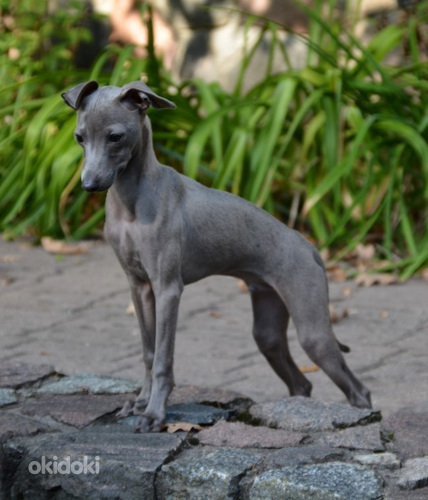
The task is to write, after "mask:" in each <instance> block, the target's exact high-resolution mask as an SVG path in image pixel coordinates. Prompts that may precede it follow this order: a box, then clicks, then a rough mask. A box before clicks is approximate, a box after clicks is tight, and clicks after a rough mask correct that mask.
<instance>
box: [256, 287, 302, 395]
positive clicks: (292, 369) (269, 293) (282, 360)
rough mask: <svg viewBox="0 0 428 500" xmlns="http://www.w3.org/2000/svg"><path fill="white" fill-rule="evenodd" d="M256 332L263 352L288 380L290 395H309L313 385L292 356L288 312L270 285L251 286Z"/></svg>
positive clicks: (274, 367)
mask: <svg viewBox="0 0 428 500" xmlns="http://www.w3.org/2000/svg"><path fill="white" fill-rule="evenodd" d="M250 290H251V300H252V306H253V314H254V326H253V335H254V339H255V341H256V343H257V346H258V347H259V349H260V351H261V353H262V354H263V355H264V356H265V358H266V359H267V361H268V362H269V364H270V365H271V367H272V368H273V370H274V371H275V373H276V374H277V375H278V376H279V377H280V378H281V379H282V380H283V381H284V382H285V383H286V385H287V387H288V389H289V391H290V395H291V396H297V395H299V396H310V395H311V389H312V384H311V383H310V382H309V380H308V379H307V378H306V377H305V376H304V375H303V374H302V373H301V371H300V370H299V368H298V367H297V366H296V364H295V363H294V360H293V358H292V357H291V355H290V351H289V348H288V341H287V327H288V321H289V313H288V310H287V308H286V306H285V304H284V302H283V301H282V300H281V298H280V297H279V295H278V294H277V293H276V292H275V291H274V290H273V289H271V288H270V289H268V288H260V289H259V288H257V287H254V288H252V287H251V286H250Z"/></svg>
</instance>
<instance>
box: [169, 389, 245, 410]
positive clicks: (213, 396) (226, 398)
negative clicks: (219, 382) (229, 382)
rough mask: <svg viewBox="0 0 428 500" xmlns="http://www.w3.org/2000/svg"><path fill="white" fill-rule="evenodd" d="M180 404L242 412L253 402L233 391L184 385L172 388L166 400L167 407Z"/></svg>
mask: <svg viewBox="0 0 428 500" xmlns="http://www.w3.org/2000/svg"><path fill="white" fill-rule="evenodd" d="M181 403H200V404H208V405H209V404H211V405H216V406H220V407H222V408H226V409H227V408H233V409H240V410H244V409H247V408H249V407H250V406H251V405H252V404H254V402H253V401H252V400H251V399H250V398H247V397H246V396H244V395H242V394H240V393H239V392H234V391H225V390H222V389H214V388H209V387H206V388H205V387H197V386H195V385H185V386H176V387H174V389H173V391H172V393H171V395H170V396H169V398H168V405H176V404H181Z"/></svg>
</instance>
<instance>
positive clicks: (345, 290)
mask: <svg viewBox="0 0 428 500" xmlns="http://www.w3.org/2000/svg"><path fill="white" fill-rule="evenodd" d="M351 294H352V288H351V287H350V286H345V287H343V288H342V295H343V296H344V297H350V296H351Z"/></svg>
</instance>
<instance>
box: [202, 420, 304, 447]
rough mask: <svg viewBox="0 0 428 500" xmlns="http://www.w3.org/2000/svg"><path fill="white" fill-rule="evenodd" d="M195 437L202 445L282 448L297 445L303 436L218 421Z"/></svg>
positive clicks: (278, 430) (297, 433)
mask: <svg viewBox="0 0 428 500" xmlns="http://www.w3.org/2000/svg"><path fill="white" fill-rule="evenodd" d="M197 437H198V440H199V442H200V443H201V444H204V445H212V446H227V447H232V448H284V447H286V446H297V445H299V444H300V443H301V441H302V440H303V438H304V437H305V434H302V433H299V432H287V431H283V430H280V429H269V428H268V427H253V426H251V425H246V424H244V423H242V422H225V421H224V420H220V421H219V422H217V423H216V424H215V425H214V426H213V427H210V428H208V429H204V430H203V431H202V432H200V433H199V434H198V436H197Z"/></svg>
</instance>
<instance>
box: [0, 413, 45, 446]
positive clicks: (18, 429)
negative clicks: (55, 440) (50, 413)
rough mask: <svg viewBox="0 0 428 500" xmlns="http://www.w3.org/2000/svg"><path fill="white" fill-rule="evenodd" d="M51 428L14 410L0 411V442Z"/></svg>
mask: <svg viewBox="0 0 428 500" xmlns="http://www.w3.org/2000/svg"><path fill="white" fill-rule="evenodd" d="M53 430H54V429H53V428H52V426H50V425H49V424H47V423H45V422H40V421H37V420H36V419H34V418H31V417H28V416H25V415H20V414H19V413H17V412H16V411H2V412H1V413H0V442H4V441H6V440H8V439H12V438H15V437H19V436H33V435H35V434H38V433H40V432H50V431H53Z"/></svg>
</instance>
